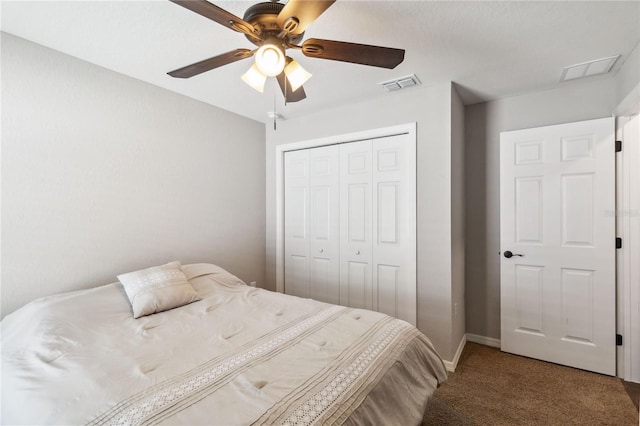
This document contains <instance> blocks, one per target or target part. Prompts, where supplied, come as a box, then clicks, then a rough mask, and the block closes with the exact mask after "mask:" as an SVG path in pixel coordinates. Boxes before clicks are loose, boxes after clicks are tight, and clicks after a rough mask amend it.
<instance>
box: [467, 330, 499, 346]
mask: <svg viewBox="0 0 640 426" xmlns="http://www.w3.org/2000/svg"><path fill="white" fill-rule="evenodd" d="M467 341H469V342H472V343H479V344H481V345H485V346H493V347H494V348H500V339H494V338H493V337H486V336H480V335H478V334H471V333H467Z"/></svg>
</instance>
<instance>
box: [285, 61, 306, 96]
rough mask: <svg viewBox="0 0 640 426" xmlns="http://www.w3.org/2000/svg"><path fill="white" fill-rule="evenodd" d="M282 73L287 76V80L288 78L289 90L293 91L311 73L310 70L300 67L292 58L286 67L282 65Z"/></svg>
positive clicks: (304, 81)
mask: <svg viewBox="0 0 640 426" xmlns="http://www.w3.org/2000/svg"><path fill="white" fill-rule="evenodd" d="M284 73H285V74H286V76H287V80H289V84H290V85H291V90H293V91H294V92H295V91H296V90H298V88H300V86H302V85H303V84H304V83H306V82H307V80H309V79H310V78H311V75H312V74H311V73H310V72H308V71H307V70H305V69H304V68H302V65H300V64H299V63H298V62H297V61H295V60H292V61H291V62H289V63H288V64H287V66H286V67H284Z"/></svg>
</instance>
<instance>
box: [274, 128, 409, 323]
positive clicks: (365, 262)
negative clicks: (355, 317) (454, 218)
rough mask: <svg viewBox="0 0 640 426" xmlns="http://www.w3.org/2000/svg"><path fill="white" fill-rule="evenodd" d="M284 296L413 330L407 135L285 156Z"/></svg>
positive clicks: (315, 149) (289, 153)
mask: <svg viewBox="0 0 640 426" xmlns="http://www.w3.org/2000/svg"><path fill="white" fill-rule="evenodd" d="M284 169H285V184H284V188H285V209H284V211H285V218H284V224H285V226H284V229H285V265H284V266H285V267H284V270H285V292H286V293H287V294H292V295H295V296H300V297H310V298H313V299H316V300H320V301H324V302H329V303H334V304H341V305H345V306H350V307H354V308H363V309H371V310H374V311H379V312H383V313H386V314H389V315H392V316H395V317H397V318H400V319H404V320H406V321H408V322H410V323H412V324H414V325H415V323H416V243H415V241H416V240H415V238H416V163H415V140H414V139H412V137H411V136H410V135H408V134H404V135H397V136H389V137H384V138H379V139H373V140H366V141H358V142H350V143H343V144H339V145H331V146H326V147H320V148H310V149H304V150H299V151H289V152H286V153H285V167H284Z"/></svg>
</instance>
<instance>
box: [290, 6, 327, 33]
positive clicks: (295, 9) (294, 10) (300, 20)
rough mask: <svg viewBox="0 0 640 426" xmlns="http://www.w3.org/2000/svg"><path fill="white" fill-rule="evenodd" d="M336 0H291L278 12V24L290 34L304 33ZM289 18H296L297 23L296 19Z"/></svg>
mask: <svg viewBox="0 0 640 426" xmlns="http://www.w3.org/2000/svg"><path fill="white" fill-rule="evenodd" d="M335 1H336V0H323V1H314V0H289V2H288V3H287V4H286V5H285V6H284V8H283V9H282V10H281V11H280V13H279V14H278V25H279V26H280V28H282V29H285V30H289V33H290V34H302V33H303V32H304V31H305V30H306V29H307V27H308V26H309V25H311V24H313V21H315V20H316V19H318V16H320V15H322V13H323V12H324V11H325V10H327V9H328V8H329V7H330V6H331V5H332V4H333V3H335ZM289 18H295V20H297V25H294V24H293V23H294V22H295V20H289V21H287V20H288V19H289Z"/></svg>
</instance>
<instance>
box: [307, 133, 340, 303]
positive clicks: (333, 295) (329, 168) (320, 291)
mask: <svg viewBox="0 0 640 426" xmlns="http://www.w3.org/2000/svg"><path fill="white" fill-rule="evenodd" d="M339 152H340V150H339V148H338V146H337V145H331V146H326V147H322V148H313V149H310V150H309V164H310V177H309V193H310V207H309V211H310V214H311V217H310V220H311V223H310V232H309V258H310V265H309V269H310V270H309V278H310V292H309V297H311V298H312V299H316V300H320V301H322V302H327V303H333V304H336V305H337V304H339V303H340V275H339V268H340V234H339V232H340V189H339V180H340V170H339V166H338V164H339Z"/></svg>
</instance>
